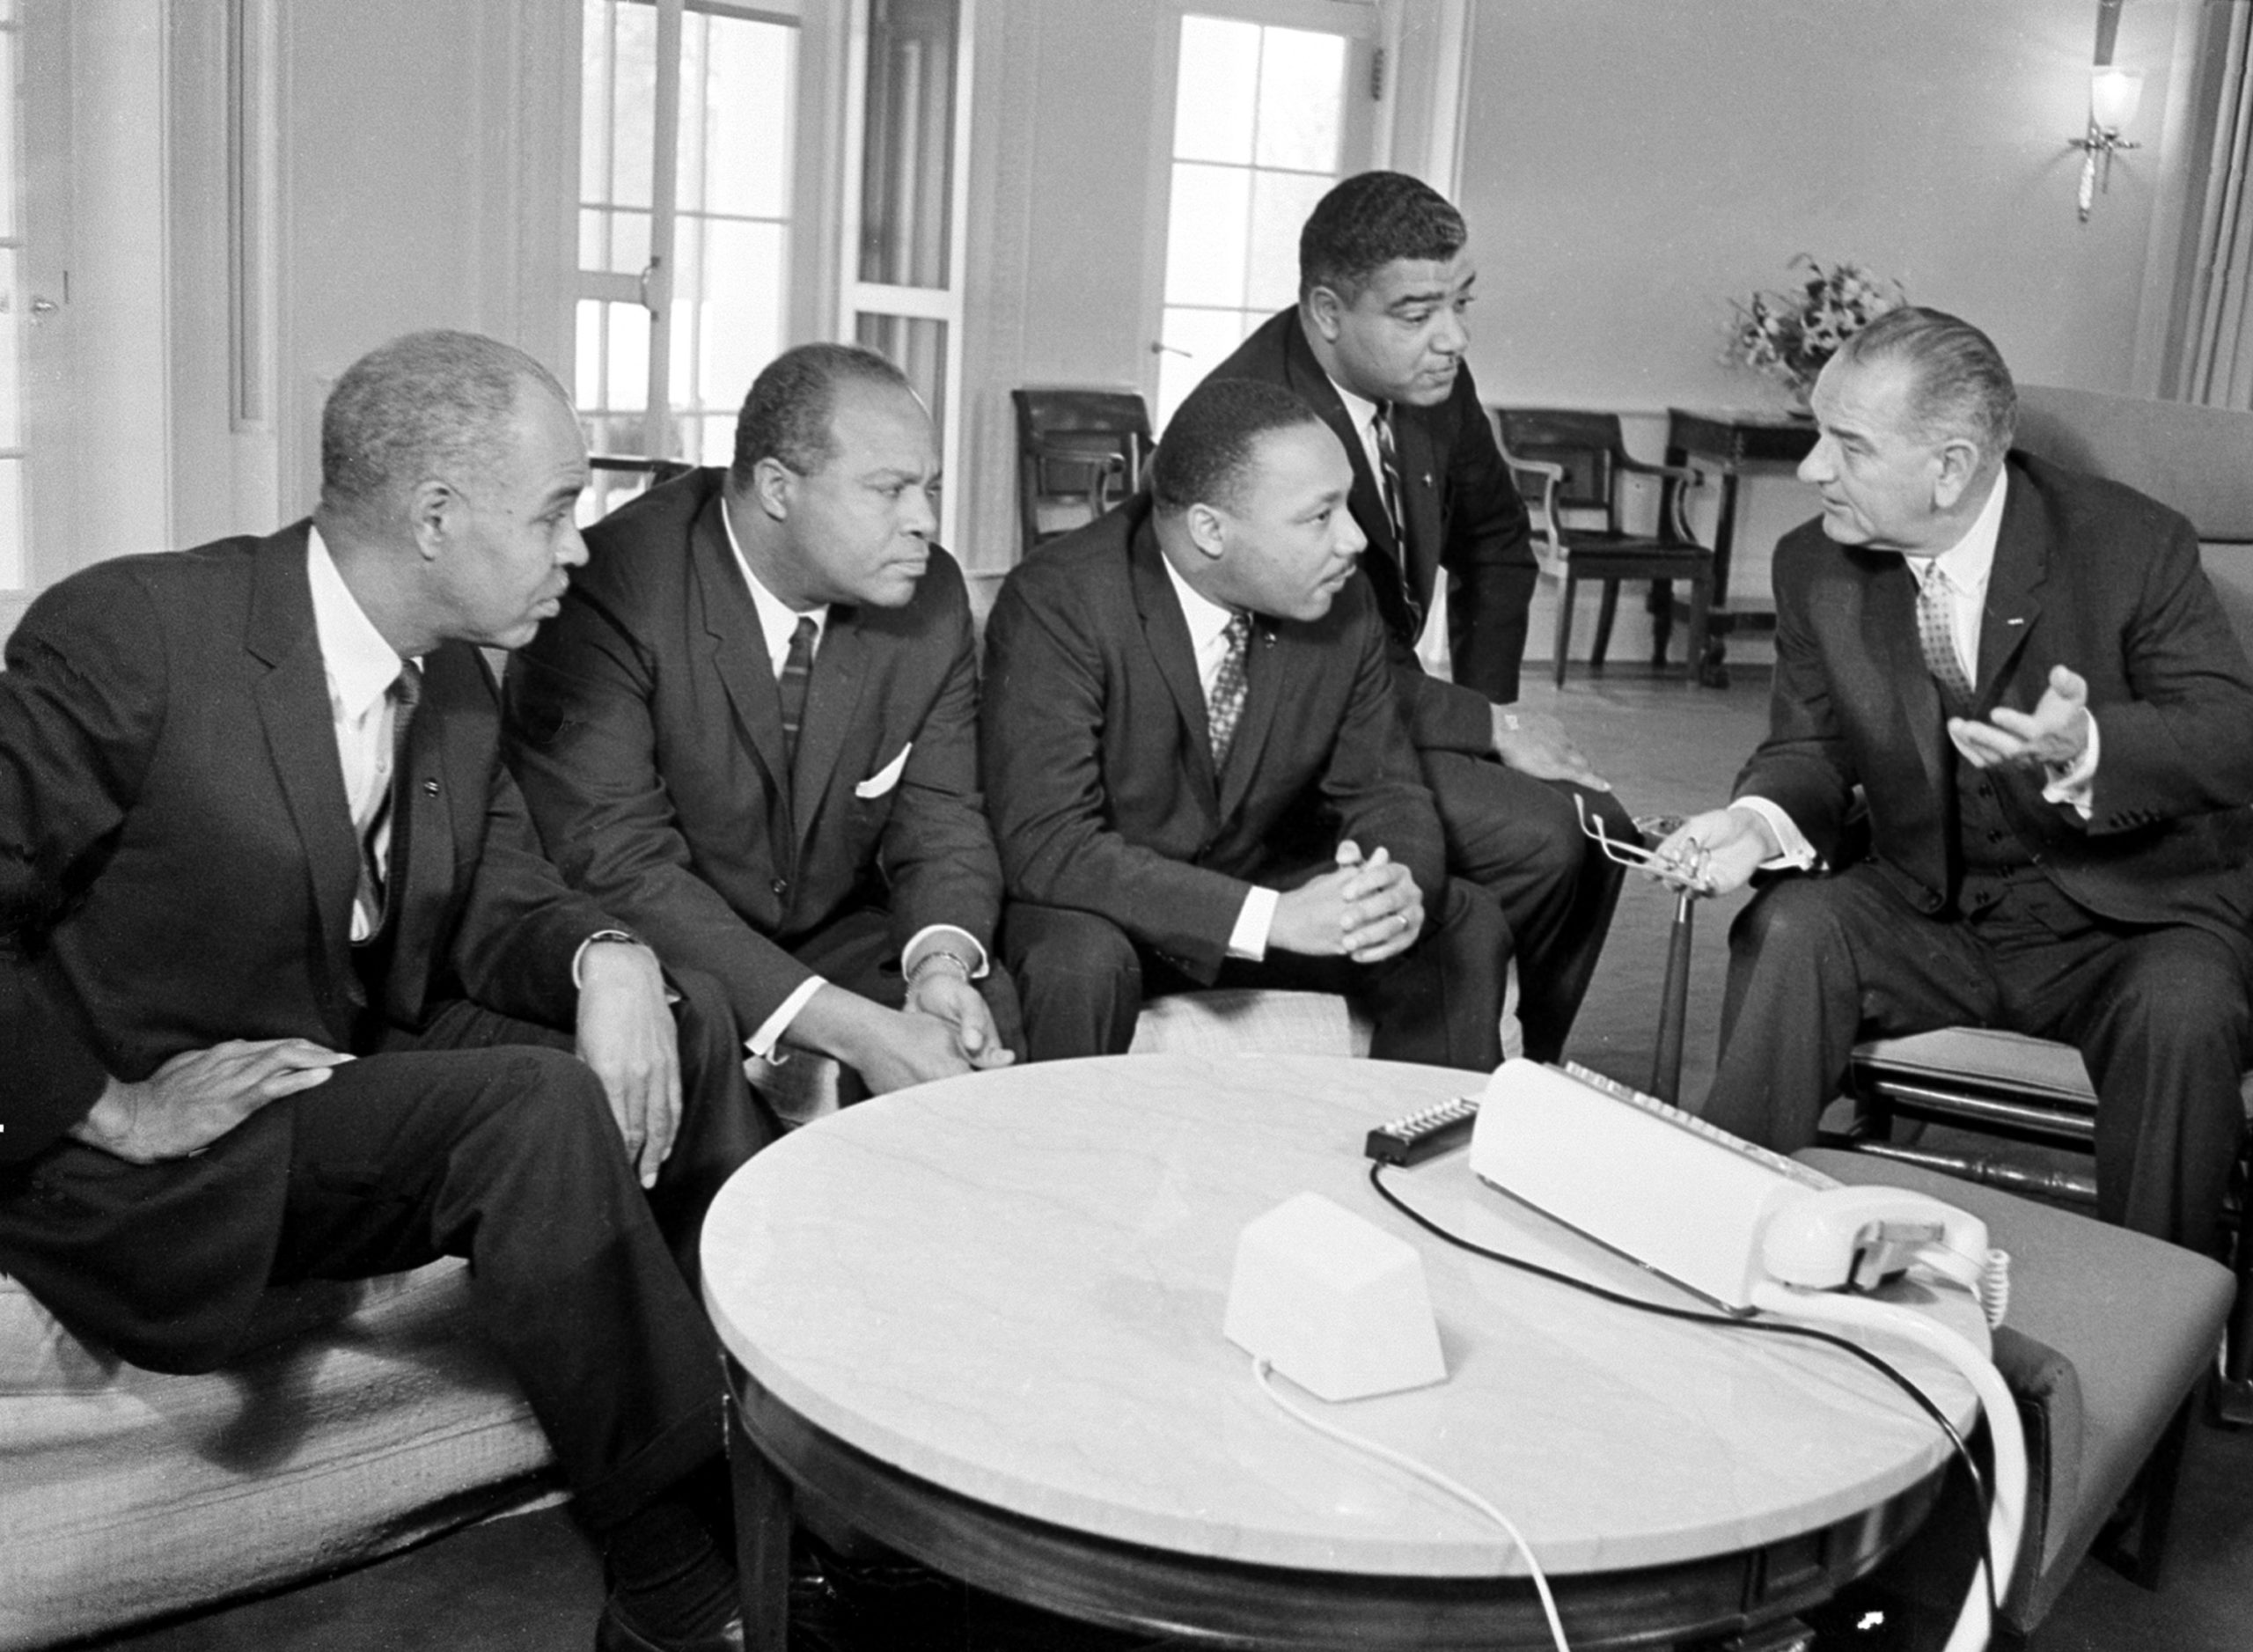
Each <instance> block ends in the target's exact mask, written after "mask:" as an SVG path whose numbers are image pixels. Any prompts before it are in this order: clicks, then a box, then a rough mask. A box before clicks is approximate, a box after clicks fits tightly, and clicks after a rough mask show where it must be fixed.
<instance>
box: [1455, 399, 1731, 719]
mask: <svg viewBox="0 0 2253 1652" xmlns="http://www.w3.org/2000/svg"><path fill="white" fill-rule="evenodd" d="M1494 417H1495V421H1496V423H1497V425H1498V427H1499V430H1498V434H1499V435H1500V437H1501V447H1502V457H1503V459H1505V460H1507V461H1508V464H1509V466H1510V467H1511V469H1512V470H1514V471H1515V472H1517V473H1518V474H1519V475H1520V477H1521V479H1523V478H1526V477H1531V478H1534V479H1536V481H1537V486H1536V487H1534V488H1532V489H1531V490H1530V491H1529V492H1528V498H1527V503H1528V505H1529V507H1530V509H1531V510H1532V512H1533V517H1534V524H1535V528H1536V532H1537V533H1538V534H1539V535H1540V536H1541V538H1542V539H1543V540H1545V543H1546V547H1547V554H1546V555H1545V558H1544V559H1543V560H1544V561H1545V563H1546V564H1547V565H1548V568H1549V570H1550V571H1551V572H1552V573H1554V574H1556V575H1557V576H1558V577H1559V580H1560V581H1561V582H1562V589H1561V590H1560V591H1559V593H1558V599H1557V686H1558V687H1559V688H1562V687H1563V686H1565V662H1566V660H1567V657H1569V655H1570V654H1571V651H1572V646H1571V645H1572V637H1573V600H1574V597H1575V595H1576V594H1577V592H1578V590H1579V586H1580V584H1581V582H1582V580H1596V581H1599V582H1601V584H1603V587H1604V598H1603V602H1602V605H1601V606H1599V607H1598V608H1597V610H1596V642H1595V646H1594V647H1593V648H1592V649H1591V650H1590V651H1589V669H1590V670H1591V671H1602V670H1603V669H1604V654H1605V652H1606V651H1607V650H1609V648H1610V647H1611V624H1612V620H1613V619H1614V618H1615V617H1616V616H1617V615H1618V610H1619V582H1620V581H1621V580H1623V579H1648V580H1649V581H1650V582H1651V604H1650V608H1651V639H1652V640H1651V663H1652V664H1654V665H1662V664H1665V663H1666V648H1667V642H1668V639H1669V637H1670V635H1672V632H1673V628H1674V584H1673V582H1674V581H1676V580H1677V579H1680V580H1686V581H1687V582H1688V583H1689V585H1690V651H1689V655H1688V661H1689V664H1690V666H1691V668H1692V674H1693V675H1694V674H1695V669H1696V665H1697V662H1698V661H1699V660H1700V659H1701V658H1703V657H1705V650H1706V626H1707V623H1708V620H1709V617H1710V615H1711V613H1712V610H1713V602H1714V554H1713V552H1711V551H1710V550H1708V549H1706V547H1704V546H1702V545H1700V544H1699V543H1698V541H1697V540H1695V539H1694V538H1692V535H1691V532H1690V524H1689V519H1688V516H1687V514H1686V508H1685V504H1684V501H1685V498H1686V496H1687V495H1688V493H1689V490H1690V489H1691V488H1694V487H1696V486H1697V485H1698V483H1699V481H1701V480H1702V477H1701V475H1700V474H1699V472H1697V471H1695V470H1692V469H1690V468H1688V467H1686V466H1675V465H1651V464H1646V463H1645V462H1644V461H1643V460H1641V459H1636V458H1633V456H1632V455H1630V454H1629V453H1628V452H1627V449H1626V444H1625V443H1624V442H1623V441H1622V440H1621V439H1620V435H1619V415H1618V414H1616V413H1581V412H1575V411H1572V410H1570V409H1567V408H1561V407H1497V408H1495V409H1494ZM1626 476H1654V477H1656V478H1658V479H1659V483H1660V488H1659V510H1658V517H1659V520H1658V528H1657V531H1656V532H1654V533H1649V534H1640V533H1630V532H1626V530H1625V529H1624V528H1622V527H1621V526H1620V510H1619V488H1620V481H1621V479H1622V478H1624V477H1626ZM1519 486H1520V490H1521V491H1527V488H1526V484H1525V482H1524V481H1523V480H1521V481H1520V484H1519Z"/></svg>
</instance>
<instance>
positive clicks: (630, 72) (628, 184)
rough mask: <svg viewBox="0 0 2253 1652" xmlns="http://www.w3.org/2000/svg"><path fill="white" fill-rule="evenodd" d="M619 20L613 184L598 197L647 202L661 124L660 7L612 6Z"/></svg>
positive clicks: (612, 127) (613, 105) (622, 203)
mask: <svg viewBox="0 0 2253 1652" xmlns="http://www.w3.org/2000/svg"><path fill="white" fill-rule="evenodd" d="M612 9H613V12H614V14H615V16H616V18H617V25H618V33H617V41H618V47H617V72H616V74H615V76H614V77H613V87H614V90H613V94H612V98H611V106H610V130H611V142H612V146H613V147H612V153H611V165H610V178H609V180H608V184H609V187H608V188H607V189H606V190H605V192H604V194H603V195H599V196H598V197H597V199H598V200H608V201H611V202H615V203H616V204H618V205H620V206H626V207H646V206H648V205H649V184H650V179H651V176H652V173H653V169H654V167H655V165H656V157H655V153H654V151H655V149H656V145H657V8H656V7H655V6H637V5H613V8H612Z"/></svg>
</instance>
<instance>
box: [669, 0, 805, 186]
mask: <svg viewBox="0 0 2253 1652" xmlns="http://www.w3.org/2000/svg"><path fill="white" fill-rule="evenodd" d="M705 20H706V21H708V23H709V25H710V36H711V39H710V44H709V47H708V49H707V51H706V54H705V58H704V76H703V84H702V95H701V99H700V102H701V108H702V111H703V114H702V119H701V123H700V125H699V126H698V127H697V128H695V129H694V131H692V129H691V128H690V127H689V125H688V109H689V106H690V105H689V95H690V94H689V89H688V86H687V84H686V79H687V77H686V74H685V73H684V75H683V77H682V79H683V84H682V87H681V135H680V147H681V163H682V166H681V171H682V176H683V178H684V180H685V179H686V177H687V175H688V171H687V162H688V154H689V151H690V150H691V149H692V148H693V149H695V150H696V151H699V152H700V154H701V155H702V156H703V157H705V158H704V160H703V163H702V165H701V168H700V170H699V172H698V173H697V178H698V180H699V187H697V188H696V189H694V190H691V189H689V188H688V187H686V183H684V185H683V187H682V189H681V204H682V205H683V206H684V207H690V208H701V209H704V210H706V211H709V212H729V213H736V214H739V215H741V216H743V217H760V218H781V217H789V211H790V129H791V121H792V119H793V114H792V109H791V97H792V83H793V80H794V79H795V74H794V70H795V68H796V57H797V42H798V32H797V31H796V29H793V28H786V27H784V26H782V25H781V24H776V23H752V22H748V21H746V20H745V19H743V18H708V19H705Z"/></svg>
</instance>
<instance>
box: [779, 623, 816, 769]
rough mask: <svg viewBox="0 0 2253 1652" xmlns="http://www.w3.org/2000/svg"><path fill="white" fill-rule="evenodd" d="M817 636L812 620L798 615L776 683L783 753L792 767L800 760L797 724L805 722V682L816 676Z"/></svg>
mask: <svg viewBox="0 0 2253 1652" xmlns="http://www.w3.org/2000/svg"><path fill="white" fill-rule="evenodd" d="M814 635H815V632H814V623H813V617H812V616H811V614H801V615H799V616H798V623H797V625H796V628H794V629H793V630H792V631H791V633H790V651H789V653H788V654H787V655H785V656H784V657H783V658H782V676H781V677H780V678H778V679H776V680H775V684H774V686H775V689H776V691H777V692H778V693H779V694H781V695H782V751H783V753H784V755H785V756H787V757H788V758H789V760H790V761H791V762H792V763H793V764H795V763H796V761H797V760H798V724H799V723H803V722H804V721H805V715H806V679H807V678H809V677H811V675H812V674H813V640H814Z"/></svg>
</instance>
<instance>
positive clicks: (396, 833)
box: [355, 660, 422, 939]
mask: <svg viewBox="0 0 2253 1652" xmlns="http://www.w3.org/2000/svg"><path fill="white" fill-rule="evenodd" d="M385 694H386V695H387V696H388V698H389V699H390V701H391V780H390V782H389V783H388V784H387V785H385V788H384V791H383V796H382V797H378V799H377V800H376V811H375V813H373V814H372V815H371V816H369V817H368V829H367V830H366V831H364V832H363V833H361V834H360V885H359V889H358V891H357V892H356V896H355V899H356V900H357V901H358V903H359V906H360V909H361V911H362V913H363V914H364V915H365V916H366V918H367V922H368V938H370V939H372V938H374V936H375V935H376V933H377V931H378V930H380V929H382V928H383V925H384V918H385V912H384V902H385V897H386V896H387V895H388V894H389V892H390V890H389V882H390V880H389V879H388V878H387V877H385V870H386V863H389V864H390V865H392V866H397V865H399V864H400V860H401V857H402V856H403V855H405V854H406V852H407V833H406V830H405V825H406V818H405V815H404V813H403V812H402V811H400V810H399V809H398V808H397V807H396V804H397V800H398V797H399V789H400V786H401V785H403V784H404V783H405V782H406V779H407V728H408V726H409V725H410V724H411V723H413V722H414V721H415V707H416V706H418V705H420V704H422V667H421V666H419V665H417V664H415V662H414V661H413V660H403V661H401V662H400V667H399V675H398V676H397V677H396V678H394V679H393V680H392V685H391V686H390V687H389V688H388V689H386V690H385ZM394 815H397V816H398V817H399V819H398V820H397V822H396V823H395V824H393V827H392V833H391V845H390V849H389V852H388V853H387V854H384V853H379V852H378V848H379V846H380V845H381V844H382V841H383V832H384V824H385V822H386V821H390V820H392V819H393V816H394Z"/></svg>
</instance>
